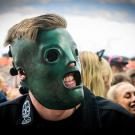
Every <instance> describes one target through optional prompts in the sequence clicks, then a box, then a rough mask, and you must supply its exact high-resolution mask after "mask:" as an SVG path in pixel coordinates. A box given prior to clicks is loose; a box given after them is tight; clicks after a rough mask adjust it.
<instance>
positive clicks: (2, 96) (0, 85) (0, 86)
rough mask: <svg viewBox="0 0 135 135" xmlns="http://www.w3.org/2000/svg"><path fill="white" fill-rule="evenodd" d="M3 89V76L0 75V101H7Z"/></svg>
mask: <svg viewBox="0 0 135 135" xmlns="http://www.w3.org/2000/svg"><path fill="white" fill-rule="evenodd" d="M3 89H5V81H4V78H3V77H2V76H1V75H0V103H2V102H5V101H7V97H6V95H5V93H4V91H3Z"/></svg>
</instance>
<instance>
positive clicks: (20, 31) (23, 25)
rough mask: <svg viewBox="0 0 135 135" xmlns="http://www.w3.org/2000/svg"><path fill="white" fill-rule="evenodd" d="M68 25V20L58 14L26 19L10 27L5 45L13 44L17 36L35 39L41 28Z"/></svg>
mask: <svg viewBox="0 0 135 135" xmlns="http://www.w3.org/2000/svg"><path fill="white" fill-rule="evenodd" d="M66 27H67V23H66V20H65V19H64V18H62V17H61V16H58V15H56V14H46V15H41V16H37V17H33V18H29V19H25V20H22V21H21V22H20V23H18V24H15V25H14V26H13V27H11V28H10V29H9V31H8V34H7V37H6V40H5V46H7V45H9V44H12V43H13V41H14V39H16V38H18V39H20V38H26V37H27V38H28V39H30V40H33V41H35V40H36V38H37V34H38V31H39V30H49V29H53V28H66Z"/></svg>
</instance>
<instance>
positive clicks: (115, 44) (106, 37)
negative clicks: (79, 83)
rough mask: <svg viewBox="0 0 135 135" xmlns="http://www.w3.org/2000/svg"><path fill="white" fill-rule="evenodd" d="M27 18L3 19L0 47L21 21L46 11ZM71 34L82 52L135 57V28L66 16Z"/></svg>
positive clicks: (8, 17)
mask: <svg viewBox="0 0 135 135" xmlns="http://www.w3.org/2000/svg"><path fill="white" fill-rule="evenodd" d="M32 11H34V12H33V14H32V15H28V14H25V13H24V14H17V13H14V14H5V15H4V16H1V17H0V20H1V21H0V26H1V31H0V37H1V38H0V45H2V44H3V42H4V39H5V36H6V34H7V31H8V29H9V28H10V27H11V26H12V25H14V24H15V23H18V22H19V21H20V20H22V19H24V18H27V17H31V16H36V15H41V14H42V13H43V12H44V11H42V10H36V9H35V10H33V9H29V12H32ZM64 17H65V18H66V20H67V22H68V30H69V32H70V33H71V35H72V36H73V38H74V39H75V41H76V42H77V44H78V47H79V50H91V51H98V50H100V49H103V48H104V49H106V53H107V54H109V55H125V56H129V57H131V56H133V55H135V51H134V50H135V45H134V44H135V38H134V35H135V24H133V23H120V22H114V21H112V20H107V19H105V18H103V16H101V17H95V18H92V17H91V16H71V15H70V16H67V15H65V16H64Z"/></svg>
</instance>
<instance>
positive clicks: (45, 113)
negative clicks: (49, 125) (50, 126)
mask: <svg viewBox="0 0 135 135" xmlns="http://www.w3.org/2000/svg"><path fill="white" fill-rule="evenodd" d="M29 95H30V98H31V101H32V104H33V106H34V107H35V109H36V111H37V112H38V113H39V115H40V116H41V117H42V118H43V119H46V120H50V121H59V120H63V119H66V118H68V117H70V116H71V115H72V114H73V113H74V112H75V110H76V109H77V108H78V107H79V106H80V105H77V106H76V107H74V108H71V109H67V110H53V109H48V108H46V107H44V106H43V105H41V104H40V103H39V102H38V101H37V100H36V99H35V97H34V96H33V95H32V93H31V92H29Z"/></svg>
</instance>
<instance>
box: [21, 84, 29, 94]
mask: <svg viewBox="0 0 135 135" xmlns="http://www.w3.org/2000/svg"><path fill="white" fill-rule="evenodd" d="M28 91H29V89H28V88H27V87H25V86H21V87H20V88H19V92H20V93H21V94H23V95H24V94H27V93H28Z"/></svg>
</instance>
